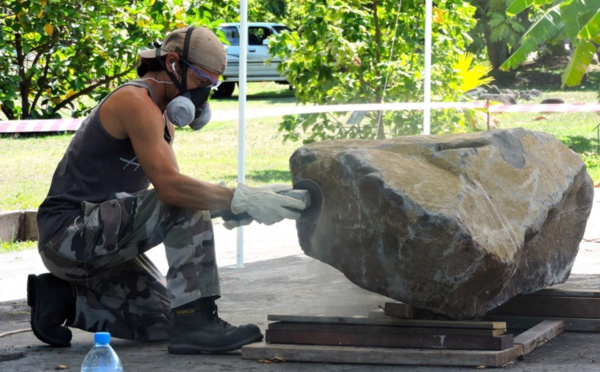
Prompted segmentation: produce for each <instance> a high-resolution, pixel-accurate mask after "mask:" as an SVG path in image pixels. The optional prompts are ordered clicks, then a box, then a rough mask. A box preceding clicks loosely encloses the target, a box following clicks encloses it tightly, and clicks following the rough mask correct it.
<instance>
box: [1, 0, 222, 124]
mask: <svg viewBox="0 0 600 372" xmlns="http://www.w3.org/2000/svg"><path fill="white" fill-rule="evenodd" d="M215 3H217V2H216V1H215ZM215 9H218V10H219V12H221V11H222V9H223V7H218V6H216V5H213V4H212V3H205V2H203V5H202V4H200V2H190V1H183V0H172V1H160V0H143V1H134V2H133V1H130V0H102V1H100V0H96V1H91V0H82V1H62V0H4V1H3V2H2V5H0V27H1V29H2V32H1V33H0V76H2V77H3V78H2V80H1V81H0V104H1V110H2V113H3V114H4V116H5V117H6V118H7V119H19V118H20V119H30V118H54V117H58V116H59V111H60V110H63V109H70V110H71V115H72V116H74V117H78V116H81V115H84V114H86V113H87V112H89V110H90V109H91V108H92V107H93V105H95V104H96V102H98V100H99V99H101V98H102V97H103V96H104V95H106V94H107V92H108V91H109V90H110V89H111V88H113V87H114V86H116V85H117V84H120V83H122V82H123V81H124V80H127V79H130V78H133V77H135V72H134V70H135V65H136V60H137V52H138V50H139V49H143V48H148V47H150V42H151V41H153V40H161V39H162V38H163V37H164V34H165V33H166V32H167V31H169V30H172V29H175V28H178V27H181V26H184V25H186V24H195V25H202V24H205V25H209V26H210V27H213V28H215V27H216V24H214V23H211V22H210V20H211V19H216V18H217V17H215V16H214V13H215V11H214V10H215ZM220 14H222V13H217V15H220ZM215 22H216V23H218V22H220V21H219V20H217V21H215ZM84 98H87V99H84Z"/></svg>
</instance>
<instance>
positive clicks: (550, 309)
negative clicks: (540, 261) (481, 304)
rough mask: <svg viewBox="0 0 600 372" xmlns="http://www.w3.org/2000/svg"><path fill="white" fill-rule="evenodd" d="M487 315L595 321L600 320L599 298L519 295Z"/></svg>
mask: <svg viewBox="0 0 600 372" xmlns="http://www.w3.org/2000/svg"><path fill="white" fill-rule="evenodd" d="M488 314H490V315H518V316H542V317H555V318H562V317H565V318H592V319H595V318H600V298H590V297H560V296H529V295H519V296H516V297H513V298H512V299H510V300H509V301H507V302H506V303H505V304H503V305H501V306H499V307H497V308H495V309H493V310H491V311H489V312H488Z"/></svg>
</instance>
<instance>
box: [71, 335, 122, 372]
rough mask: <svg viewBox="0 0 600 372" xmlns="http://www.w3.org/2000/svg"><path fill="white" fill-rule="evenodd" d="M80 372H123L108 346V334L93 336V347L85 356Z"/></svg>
mask: <svg viewBox="0 0 600 372" xmlns="http://www.w3.org/2000/svg"><path fill="white" fill-rule="evenodd" d="M81 372H123V366H122V365H121V361H120V360H119V357H118V356H117V353H115V351H114V350H113V348H112V347H111V346H110V333H108V332H96V334H94V347H92V349H91V350H90V351H89V352H88V353H87V355H86V356H85V359H84V360H83V364H82V365H81Z"/></svg>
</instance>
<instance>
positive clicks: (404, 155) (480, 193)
mask: <svg viewBox="0 0 600 372" xmlns="http://www.w3.org/2000/svg"><path fill="white" fill-rule="evenodd" d="M290 167H291V171H292V175H293V178H294V181H296V180H298V179H302V178H304V179H312V180H314V181H315V182H316V183H318V184H319V185H320V186H321V188H322V190H323V195H324V201H323V205H322V208H321V210H320V213H319V214H317V215H315V216H312V217H310V218H305V219H301V220H299V221H298V222H297V229H298V237H299V241H300V245H301V247H302V249H303V250H304V252H305V253H306V254H307V255H309V256H311V257H314V258H316V259H319V260H321V261H323V262H325V263H327V264H329V265H331V266H333V267H335V268H337V269H338V270H340V271H342V272H343V273H344V274H345V275H346V277H348V278H349V279H350V280H351V281H352V282H354V283H356V284H357V285H359V286H361V287H363V288H365V289H368V290H371V291H374V292H377V293H380V294H383V295H386V296H389V297H391V298H394V299H396V300H399V301H402V302H405V303H408V304H412V305H413V306H415V307H418V308H423V309H428V310H431V311H434V312H436V313H439V314H443V315H446V316H448V317H451V318H454V319H472V318H477V317H479V316H482V315H484V314H485V313H486V312H487V311H489V310H491V309H493V308H494V307H496V306H499V305H501V304H503V303H504V302H506V301H507V300H509V299H510V298H511V297H513V296H515V295H517V294H520V293H529V292H532V291H535V290H538V289H541V288H545V287H547V286H550V285H553V284H556V283H562V282H564V281H566V279H567V278H568V276H569V273H570V270H571V267H572V265H573V261H574V259H575V256H576V255H577V251H578V247H579V242H580V241H581V239H582V237H583V233H584V230H585V225H586V221H587V218H588V216H589V213H590V211H591V207H592V202H593V193H594V189H593V182H592V179H591V178H590V176H589V175H588V173H587V171H586V167H585V164H584V163H583V161H582V160H581V159H580V158H579V157H578V156H577V155H576V154H575V153H574V152H572V151H571V150H570V149H569V148H567V147H566V146H564V145H563V144H562V143H561V142H560V141H558V140H557V139H556V138H554V137H552V136H550V135H548V134H545V133H541V132H530V131H526V130H523V129H511V130H497V131H491V132H482V133H474V134H464V135H445V136H409V137H398V138H394V139H388V140H381V141H367V140H337V141H325V142H320V143H315V144H310V145H306V146H303V147H301V148H299V149H298V150H296V152H295V153H294V154H293V155H292V157H291V159H290ZM323 285H326V283H323Z"/></svg>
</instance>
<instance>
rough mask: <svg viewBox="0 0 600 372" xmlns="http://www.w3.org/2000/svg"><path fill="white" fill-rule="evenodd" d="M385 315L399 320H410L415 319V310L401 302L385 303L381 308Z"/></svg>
mask: <svg viewBox="0 0 600 372" xmlns="http://www.w3.org/2000/svg"><path fill="white" fill-rule="evenodd" d="M383 312H384V313H385V315H388V316H393V317H394V318H400V319H412V318H414V317H415V310H414V308H413V307H412V305H407V304H404V303H402V302H386V303H385V304H384V307H383Z"/></svg>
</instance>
